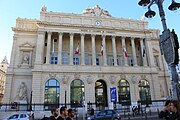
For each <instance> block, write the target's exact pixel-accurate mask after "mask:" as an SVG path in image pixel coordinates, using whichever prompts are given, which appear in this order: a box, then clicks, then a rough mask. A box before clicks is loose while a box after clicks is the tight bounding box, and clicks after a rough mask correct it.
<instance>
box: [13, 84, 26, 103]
mask: <svg viewBox="0 0 180 120" xmlns="http://www.w3.org/2000/svg"><path fill="white" fill-rule="evenodd" d="M15 100H16V101H27V86H26V84H25V83H24V82H21V84H20V85H19V87H18V89H17V95H16V98H15Z"/></svg>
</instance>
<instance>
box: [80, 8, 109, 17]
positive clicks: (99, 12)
mask: <svg viewBox="0 0 180 120" xmlns="http://www.w3.org/2000/svg"><path fill="white" fill-rule="evenodd" d="M83 14H85V15H94V16H104V17H111V15H110V14H109V12H108V11H107V10H104V9H101V8H100V7H99V6H98V5H96V6H95V7H93V8H87V9H85V10H84V11H83Z"/></svg>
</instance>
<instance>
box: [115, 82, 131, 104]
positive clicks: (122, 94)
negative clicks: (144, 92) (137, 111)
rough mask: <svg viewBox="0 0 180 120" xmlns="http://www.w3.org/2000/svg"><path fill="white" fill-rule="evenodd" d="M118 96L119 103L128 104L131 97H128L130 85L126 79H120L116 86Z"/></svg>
mask: <svg viewBox="0 0 180 120" xmlns="http://www.w3.org/2000/svg"><path fill="white" fill-rule="evenodd" d="M118 89H119V91H118V98H119V103H120V104H122V105H130V104H131V97H130V86H129V83H128V81H127V80H120V81H119V86H118Z"/></svg>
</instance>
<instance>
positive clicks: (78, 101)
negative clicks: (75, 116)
mask: <svg viewBox="0 0 180 120" xmlns="http://www.w3.org/2000/svg"><path fill="white" fill-rule="evenodd" d="M83 101H84V83H83V81H82V80H78V79H77V80H73V81H72V83H71V107H75V106H76V107H77V106H79V107H82V106H83Z"/></svg>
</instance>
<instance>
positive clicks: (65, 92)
mask: <svg viewBox="0 0 180 120" xmlns="http://www.w3.org/2000/svg"><path fill="white" fill-rule="evenodd" d="M65 107H67V106H66V90H65Z"/></svg>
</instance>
